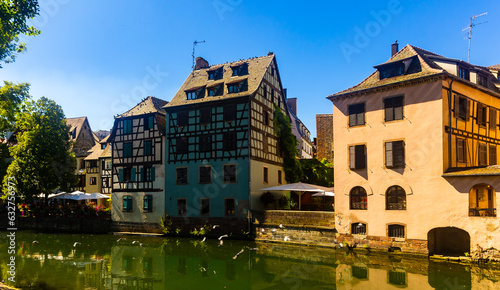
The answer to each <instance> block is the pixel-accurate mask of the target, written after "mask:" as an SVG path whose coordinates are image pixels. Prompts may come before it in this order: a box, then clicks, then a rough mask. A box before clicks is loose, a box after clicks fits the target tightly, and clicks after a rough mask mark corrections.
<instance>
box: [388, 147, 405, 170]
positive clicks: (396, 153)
mask: <svg viewBox="0 0 500 290" xmlns="http://www.w3.org/2000/svg"><path fill="white" fill-rule="evenodd" d="M385 166H386V167H387V168H401V167H405V143H404V142H403V141H393V142H385Z"/></svg>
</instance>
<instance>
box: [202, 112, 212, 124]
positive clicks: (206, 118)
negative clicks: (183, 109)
mask: <svg viewBox="0 0 500 290" xmlns="http://www.w3.org/2000/svg"><path fill="white" fill-rule="evenodd" d="M200 123H201V124H202V125H206V124H210V123H212V109H210V108H207V109H201V110H200Z"/></svg>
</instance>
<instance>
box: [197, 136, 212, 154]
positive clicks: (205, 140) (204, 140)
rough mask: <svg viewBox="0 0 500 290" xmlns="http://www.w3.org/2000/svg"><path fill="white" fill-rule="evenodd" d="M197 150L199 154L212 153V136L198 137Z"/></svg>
mask: <svg viewBox="0 0 500 290" xmlns="http://www.w3.org/2000/svg"><path fill="white" fill-rule="evenodd" d="M198 138H199V143H198V149H199V150H200V152H209V151H212V135H210V134H203V135H200V136H199V137H198Z"/></svg>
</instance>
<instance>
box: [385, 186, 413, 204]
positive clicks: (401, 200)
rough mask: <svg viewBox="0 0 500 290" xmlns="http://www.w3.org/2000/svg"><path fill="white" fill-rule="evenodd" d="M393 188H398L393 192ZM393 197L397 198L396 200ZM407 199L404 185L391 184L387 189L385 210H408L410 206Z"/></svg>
mask: <svg viewBox="0 0 500 290" xmlns="http://www.w3.org/2000/svg"><path fill="white" fill-rule="evenodd" d="M393 188H394V189H395V190H396V192H395V193H393V190H392V189H393ZM399 189H401V190H399ZM391 199H396V202H394V201H391ZM406 200H407V198H406V191H405V190H404V188H403V187H402V186H400V185H392V186H389V187H388V188H387V190H386V191H385V210H406V209H407V208H408V206H407V201H406Z"/></svg>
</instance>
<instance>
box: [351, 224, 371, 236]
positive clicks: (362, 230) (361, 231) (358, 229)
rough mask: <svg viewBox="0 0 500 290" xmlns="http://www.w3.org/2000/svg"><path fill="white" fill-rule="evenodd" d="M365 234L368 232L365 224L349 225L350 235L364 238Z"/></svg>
mask: <svg viewBox="0 0 500 290" xmlns="http://www.w3.org/2000/svg"><path fill="white" fill-rule="evenodd" d="M360 225H361V226H360ZM367 232H368V225H367V224H366V223H363V222H356V223H351V235H363V236H366V235H367Z"/></svg>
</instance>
